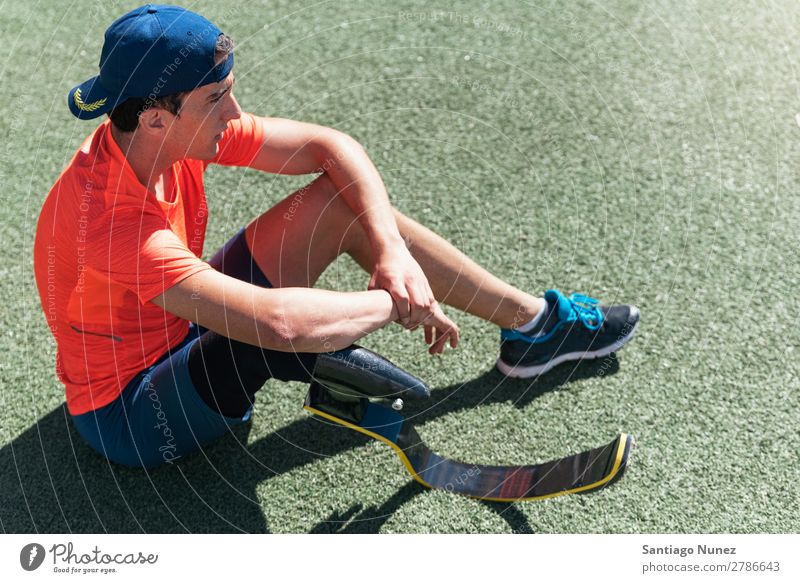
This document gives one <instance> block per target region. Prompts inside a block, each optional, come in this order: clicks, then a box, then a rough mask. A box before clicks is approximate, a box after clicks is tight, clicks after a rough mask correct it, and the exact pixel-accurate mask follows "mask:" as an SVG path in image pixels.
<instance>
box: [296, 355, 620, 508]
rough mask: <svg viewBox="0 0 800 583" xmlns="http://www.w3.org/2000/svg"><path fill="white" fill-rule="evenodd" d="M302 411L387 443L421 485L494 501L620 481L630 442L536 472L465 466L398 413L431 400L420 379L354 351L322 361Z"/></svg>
mask: <svg viewBox="0 0 800 583" xmlns="http://www.w3.org/2000/svg"><path fill="white" fill-rule="evenodd" d="M313 376H314V380H313V382H312V383H311V386H310V388H309V391H308V395H307V396H306V400H305V405H304V408H305V409H306V410H308V411H310V412H311V413H313V414H315V415H318V416H320V417H322V418H324V419H327V420H329V421H333V422H334V423H338V424H340V425H343V426H345V427H349V428H350V429H354V430H355V431H358V432H360V433H363V434H365V435H369V436H370V437H372V438H374V439H377V440H379V441H382V442H384V443H386V444H388V445H389V446H390V447H392V449H394V451H395V452H396V453H397V455H398V456H399V457H400V460H401V461H402V462H403V465H405V467H406V469H407V470H408V472H409V473H410V474H411V476H412V477H413V478H414V479H415V480H416V481H417V482H419V483H420V484H422V485H423V486H426V487H428V488H436V489H440V490H446V491H448V492H454V493H456V494H462V495H464V496H470V497H473V498H480V499H482V500H493V501H499V502H516V501H519V500H540V499H543V498H552V497H554V496H560V495H562V494H571V493H577V492H588V491H591V490H596V489H598V488H602V487H603V486H606V485H608V484H610V483H612V482H614V481H616V480H618V479H619V478H621V477H622V475H623V473H624V471H625V467H626V465H627V462H628V457H629V456H630V452H631V448H632V447H633V444H634V441H633V437H632V436H630V435H627V434H625V433H623V434H620V435H619V436H618V437H617V438H616V439H614V441H612V442H611V443H609V444H607V445H604V446H602V447H598V448H595V449H591V450H588V451H584V452H582V453H578V454H575V455H571V456H567V457H564V458H561V459H557V460H553V461H549V462H545V463H542V464H536V465H526V466H486V465H479V464H467V463H463V462H458V461H454V460H450V459H447V458H444V457H441V456H439V455H437V454H435V453H433V452H432V451H431V450H430V448H428V446H427V445H425V443H424V442H423V441H422V439H421V438H420V436H419V434H418V433H417V431H416V430H415V429H414V427H413V425H412V423H411V422H410V421H408V420H406V419H405V418H404V417H403V416H402V415H401V414H400V413H399V411H400V410H402V408H403V403H404V401H419V400H424V399H427V398H429V397H430V389H428V387H427V386H426V385H425V383H423V382H422V381H421V380H420V379H418V378H416V377H415V376H413V375H410V374H409V373H407V372H405V371H404V370H402V369H400V368H399V367H397V366H395V365H394V364H392V363H391V362H389V361H388V360H387V359H385V358H383V357H382V356H380V355H378V354H376V353H374V352H372V351H370V350H367V349H365V348H361V347H359V346H355V345H353V346H351V347H349V348H346V349H344V350H340V351H337V352H333V353H327V354H320V355H319V358H318V359H317V364H316V366H315V368H314V374H313Z"/></svg>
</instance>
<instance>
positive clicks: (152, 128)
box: [138, 107, 174, 135]
mask: <svg viewBox="0 0 800 583" xmlns="http://www.w3.org/2000/svg"><path fill="white" fill-rule="evenodd" d="M167 116H172V117H174V116H173V115H172V114H171V113H169V112H168V111H167V110H165V109H162V108H160V107H149V108H147V109H146V110H144V111H143V112H142V113H141V114H140V115H139V127H138V129H139V131H140V132H144V133H146V134H157V135H161V134H163V133H164V131H165V130H166V129H167V127H168V125H169V120H167Z"/></svg>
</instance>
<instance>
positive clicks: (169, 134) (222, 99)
mask: <svg viewBox="0 0 800 583" xmlns="http://www.w3.org/2000/svg"><path fill="white" fill-rule="evenodd" d="M233 81H234V78H233V72H231V73H230V74H228V76H227V77H226V78H225V79H223V80H222V81H220V82H219V83H209V84H208V85H204V86H202V87H198V88H197V89H195V90H193V91H190V92H189V93H188V94H186V95H185V96H184V97H183V102H182V105H181V109H180V111H179V112H178V113H179V115H177V116H174V115H167V116H166V119H167V124H166V128H165V133H164V142H163V147H164V149H169V151H170V152H171V153H172V154H173V155H174V156H175V158H178V159H180V158H193V159H195V160H210V159H211V158H213V157H214V156H215V155H216V153H217V151H218V150H219V141H220V139H221V138H222V132H224V131H225V129H226V128H227V127H228V122H229V121H231V120H233V119H238V118H239V116H240V115H241V114H242V110H241V108H240V107H239V104H238V103H237V102H236V98H235V97H234V96H233Z"/></svg>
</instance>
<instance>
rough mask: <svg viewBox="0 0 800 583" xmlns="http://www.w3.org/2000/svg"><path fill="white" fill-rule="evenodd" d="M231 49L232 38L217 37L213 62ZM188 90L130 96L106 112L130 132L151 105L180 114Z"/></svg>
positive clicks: (222, 35)
mask: <svg viewBox="0 0 800 583" xmlns="http://www.w3.org/2000/svg"><path fill="white" fill-rule="evenodd" d="M232 51H233V39H231V38H230V37H229V36H228V35H226V34H220V35H219V36H218V37H217V45H216V47H215V48H214V62H215V63H221V62H223V61H224V60H225V59H227V58H228V55H229V54H230V53H231V52H232ZM187 93H188V91H181V92H179V93H170V94H169V95H162V96H160V97H156V98H155V99H150V98H145V97H131V98H130V99H127V100H125V101H123V102H122V103H120V104H119V105H117V106H116V107H115V108H114V109H112V110H111V111H110V112H109V113H108V117H110V118H111V123H112V124H114V127H115V128H117V129H118V130H119V131H121V132H132V131H134V130H136V128H137V127H138V126H139V116H140V115H142V114H143V113H144V112H145V111H147V110H148V109H150V108H151V107H160V108H161V109H166V110H167V111H168V112H170V113H171V114H173V115H180V110H181V106H182V105H183V98H184V97H185V96H186V94H187Z"/></svg>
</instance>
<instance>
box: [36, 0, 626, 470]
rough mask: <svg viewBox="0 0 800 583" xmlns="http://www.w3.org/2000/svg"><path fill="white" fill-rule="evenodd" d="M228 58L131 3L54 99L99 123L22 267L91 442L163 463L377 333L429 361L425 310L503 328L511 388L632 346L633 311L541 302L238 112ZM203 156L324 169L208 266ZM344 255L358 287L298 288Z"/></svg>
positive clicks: (297, 170) (450, 338)
mask: <svg viewBox="0 0 800 583" xmlns="http://www.w3.org/2000/svg"><path fill="white" fill-rule="evenodd" d="M233 58H234V57H233V44H232V41H231V40H230V38H228V37H227V36H226V35H224V34H223V33H222V32H221V31H220V30H219V29H218V28H217V27H216V26H214V25H213V24H212V23H211V22H209V21H208V20H206V19H205V18H203V17H201V16H199V15H197V14H194V13H192V12H189V11H187V10H184V9H182V8H178V7H174V6H155V5H148V6H143V7H141V8H138V9H136V10H133V11H131V12H130V13H128V14H126V15H124V16H122V17H121V18H120V19H119V20H117V21H116V22H114V23H113V24H112V25H111V27H109V29H108V30H107V31H106V35H105V44H104V46H103V51H102V55H101V60H100V75H99V76H97V77H94V78H92V79H90V80H88V81H86V82H85V83H82V84H81V85H79V86H77V87H75V88H74V89H73V90H72V91H70V93H69V96H68V103H69V107H70V110H71V112H72V113H73V114H74V115H75V116H76V117H78V118H80V119H92V118H96V117H98V116H100V115H103V114H108V115H109V119H108V120H106V121H104V122H103V123H102V124H101V125H100V126H99V127H98V128H97V129H96V130H95V131H94V132H93V133H92V134H91V135H90V136H89V137H88V138H87V139H86V140H85V141H84V143H83V144H82V145H81V147H80V149H79V150H78V152H77V153H76V154H75V156H74V157H73V159H72V160H71V161H70V163H69V165H68V166H67V168H66V169H65V170H64V171H63V173H62V174H61V176H60V177H59V179H58V181H57V182H56V183H55V185H54V186H53V188H52V190H51V192H50V194H49V196H48V197H47V200H46V201H45V203H44V206H43V208H42V212H41V215H40V218H39V222H38V225H37V232H36V241H35V249H34V255H35V257H34V263H35V274H36V280H37V285H38V289H39V294H40V297H41V301H42V306H43V308H44V311H45V314H46V317H47V320H48V324H49V326H50V328H51V331H52V333H53V335H54V337H55V339H56V342H57V345H58V355H57V360H56V370H57V374H58V376H59V378H60V380H61V381H62V382H63V383H64V385H65V387H66V397H67V406H68V409H69V412H70V414H71V416H72V418H73V420H74V422H75V426H76V428H77V430H78V432H79V433H80V434H81V435H82V436H83V437H84V438H85V439H86V441H87V442H88V443H89V444H90V445H91V446H92V447H94V448H95V449H96V450H97V451H99V452H100V453H102V454H103V455H105V456H106V457H108V458H109V459H111V460H113V461H115V462H118V463H121V464H124V465H129V466H145V467H147V466H155V465H158V464H161V463H164V462H171V461H173V460H175V459H177V458H179V457H181V456H183V455H185V454H187V453H189V452H191V451H193V450H196V449H198V448H200V447H202V446H203V445H204V444H206V443H208V442H210V441H212V440H214V439H216V438H217V437H219V436H221V435H222V434H224V433H225V432H226V431H228V430H229V426H230V425H232V424H236V423H241V422H244V421H246V420H247V419H248V418H249V416H250V411H251V408H252V403H253V399H254V395H255V393H256V391H258V390H259V389H260V388H261V387H262V386H263V385H264V383H265V382H266V381H267V380H268V379H269V378H276V379H280V380H297V381H306V382H308V381H309V380H310V379H311V378H312V375H313V372H314V369H315V366H317V360H318V359H321V358H322V357H321V356H320V354H323V353H331V352H333V351H337V350H340V349H343V348H345V347H348V346H349V345H351V344H352V343H353V342H355V341H357V340H358V339H359V338H362V337H363V336H365V335H366V334H369V333H370V332H372V331H374V330H376V329H378V328H381V327H382V326H385V325H386V324H388V323H390V322H395V321H396V322H398V323H400V324H401V325H402V326H404V327H406V328H408V329H412V330H413V329H415V328H417V327H420V326H421V327H423V329H424V332H425V334H424V337H425V341H426V343H427V344H428V345H430V346H429V351H430V352H431V353H432V354H435V353H441V352H442V351H443V350H444V347H445V344H449V345H450V346H451V347H453V348H455V347H456V346H457V344H458V340H459V330H458V327H457V326H456V325H455V324H454V323H453V322H452V321H451V320H450V319H449V318H448V317H447V316H446V315H445V314H444V313H443V312H442V309H441V307H440V305H439V302H442V303H447V304H449V305H451V306H453V307H455V308H458V309H460V310H464V311H467V312H469V313H471V314H474V315H476V316H479V317H481V318H484V319H486V320H488V321H490V322H493V323H494V324H496V325H498V326H499V327H500V328H501V329H502V338H503V341H502V347H501V354H500V358H499V360H498V363H497V365H498V367H499V369H500V370H501V371H502V372H503V373H505V374H507V375H511V376H516V377H525V376H534V375H538V374H541V373H543V372H546V371H547V370H549V369H550V368H552V366H554V365H556V364H558V363H559V362H563V361H565V360H578V359H581V358H590V357H597V356H601V355H606V354H610V353H611V352H612V351H614V350H616V349H618V348H620V347H621V346H622V345H624V344H625V343H626V342H627V341H628V340H629V339H630V338H631V337H632V335H633V333H634V330H635V328H636V326H637V325H638V319H639V313H638V310H636V308H634V307H632V306H624V305H621V306H612V307H601V306H599V305H598V304H597V302H596V301H595V300H592V299H591V298H587V297H585V296H577V295H573V296H571V297H566V296H564V295H562V294H560V293H559V292H557V291H554V290H550V291H548V292H547V293H546V294H545V297H544V298H543V299H542V298H536V297H534V296H532V295H530V294H527V293H525V292H523V291H520V290H518V289H516V288H514V287H512V286H511V285H509V284H507V283H505V282H503V281H501V280H499V279H498V278H496V277H494V276H492V275H491V274H489V273H488V272H487V271H485V270H484V269H482V268H481V267H479V266H478V265H476V264H475V263H474V262H473V261H471V260H470V259H469V258H467V257H466V256H464V255H463V254H462V253H461V252H459V251H458V250H457V249H455V248H454V247H453V246H452V245H450V244H449V243H447V242H446V241H444V240H443V239H441V238H440V237H438V236H437V235H435V234H434V233H432V232H431V231H429V230H428V229H426V228H424V227H422V226H421V225H419V224H418V223H416V222H415V221H413V220H412V219H410V218H408V217H406V216H404V215H403V214H401V213H400V212H398V211H397V210H396V209H394V208H392V206H391V204H390V203H389V199H388V196H387V193H386V190H385V188H384V185H383V182H382V180H381V178H380V176H379V175H378V172H377V171H376V169H375V167H374V166H373V164H372V163H371V161H370V160H369V158H368V156H367V154H366V153H365V151H364V149H363V148H362V147H361V146H360V145H359V144H358V143H357V142H356V141H355V140H353V139H352V138H350V137H349V136H347V135H345V134H343V133H341V132H338V131H336V130H333V129H331V128H325V127H321V126H317V125H313V124H307V123H301V122H296V121H290V120H286V119H277V118H261V117H257V116H254V115H252V114H249V113H244V112H242V111H241V109H240V108H239V104H238V103H237V102H236V98H235V97H234V95H233V85H234V72H233ZM211 163H214V164H223V165H228V166H247V167H250V168H255V169H258V170H262V171H264V172H272V173H281V174H311V173H318V174H319V175H318V176H317V177H316V179H314V180H313V181H312V182H311V183H310V184H309V185H308V186H307V187H305V188H303V189H301V190H300V191H298V192H297V193H294V194H292V195H290V196H288V197H287V198H286V199H284V200H283V201H282V202H280V203H279V204H277V205H276V206H274V207H273V208H271V209H269V210H267V211H266V212H265V213H264V214H262V215H261V216H259V217H257V218H255V219H254V220H253V221H252V222H250V223H249V224H248V225H247V226H246V227H245V228H243V229H242V230H241V231H240V232H239V233H238V234H237V235H236V236H234V237H233V238H232V239H231V240H230V241H229V242H228V243H227V244H226V245H224V246H223V248H222V249H220V250H219V251H218V252H217V253H216V254H215V255H214V256H213V258H212V259H211V260H210V261H208V262H205V261H203V260H202V259H200V257H201V255H202V251H203V241H204V238H205V230H206V221H207V215H208V209H207V206H206V202H205V194H204V190H203V172H204V170H205V168H206V167H207V166H208V164H211ZM406 242H408V245H407V244H406ZM342 253H348V254H349V255H351V256H352V257H353V258H354V259H355V260H356V261H357V262H358V263H359V264H360V265H361V266H362V267H363V268H364V269H365V270H366V271H367V272H368V273H370V274H371V277H370V280H369V285H368V289H367V290H366V291H362V292H353V293H338V292H333V291H326V290H319V289H313V287H312V286H313V285H314V283H315V282H316V280H317V278H318V277H319V276H320V274H321V273H322V272H323V271H324V270H325V268H326V267H327V266H328V265H329V264H330V263H331V262H332V261H333V260H334V259H336V257H337V256H338V255H340V254H342Z"/></svg>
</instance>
